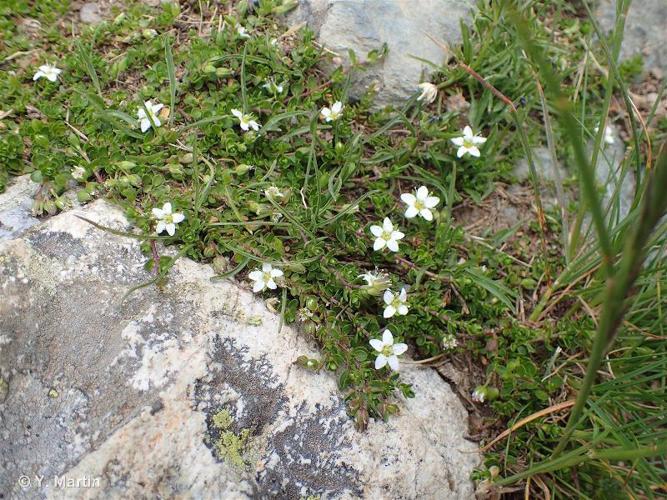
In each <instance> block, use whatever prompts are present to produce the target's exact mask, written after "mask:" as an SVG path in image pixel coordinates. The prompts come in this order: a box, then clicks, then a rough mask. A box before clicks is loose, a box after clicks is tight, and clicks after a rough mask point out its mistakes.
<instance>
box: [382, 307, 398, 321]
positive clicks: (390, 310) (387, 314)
mask: <svg viewBox="0 0 667 500" xmlns="http://www.w3.org/2000/svg"><path fill="white" fill-rule="evenodd" d="M394 314H396V308H395V307H394V306H387V307H385V308H384V312H383V313H382V317H383V318H391V317H393V316H394Z"/></svg>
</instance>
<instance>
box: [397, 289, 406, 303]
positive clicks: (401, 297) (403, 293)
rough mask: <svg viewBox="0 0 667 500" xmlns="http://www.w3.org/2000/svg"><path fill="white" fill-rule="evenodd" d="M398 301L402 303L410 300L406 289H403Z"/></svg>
mask: <svg viewBox="0 0 667 500" xmlns="http://www.w3.org/2000/svg"><path fill="white" fill-rule="evenodd" d="M398 300H400V301H401V302H405V301H406V300H408V291H407V290H406V289H405V287H403V288H401V292H400V293H399V294H398Z"/></svg>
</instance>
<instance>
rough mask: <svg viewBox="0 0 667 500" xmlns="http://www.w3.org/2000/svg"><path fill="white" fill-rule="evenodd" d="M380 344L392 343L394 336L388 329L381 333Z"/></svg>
mask: <svg viewBox="0 0 667 500" xmlns="http://www.w3.org/2000/svg"><path fill="white" fill-rule="evenodd" d="M382 342H383V343H384V345H392V344H393V343H394V335H393V334H392V333H391V330H389V329H388V328H387V329H386V330H385V331H384V332H382Z"/></svg>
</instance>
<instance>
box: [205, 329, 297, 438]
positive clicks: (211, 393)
mask: <svg viewBox="0 0 667 500" xmlns="http://www.w3.org/2000/svg"><path fill="white" fill-rule="evenodd" d="M247 353H248V349H247V348H246V347H239V346H237V344H236V342H235V341H234V340H232V339H228V338H225V339H223V338H221V337H220V336H219V335H217V336H216V337H215V339H214V340H213V349H212V352H211V364H210V373H209V375H208V376H207V379H206V380H203V379H202V380H198V381H197V382H196V384H195V401H196V403H197V406H198V407H199V408H202V409H204V410H205V411H206V412H207V415H208V417H211V416H212V415H213V413H214V412H215V411H218V410H219V404H216V403H215V400H216V396H217V395H219V394H220V393H222V392H225V391H228V390H230V389H231V391H233V392H235V393H236V394H240V395H242V396H241V397H242V405H241V406H242V408H243V410H242V411H241V412H237V411H233V412H232V414H233V417H234V422H235V424H234V432H236V433H238V432H240V431H241V430H242V429H250V431H251V434H252V435H258V434H260V433H261V431H262V430H263V429H264V427H265V426H267V425H270V424H272V423H273V422H274V421H275V419H276V417H277V415H278V412H279V411H280V410H281V409H282V408H283V407H284V405H285V403H286V401H287V398H286V397H285V395H284V389H283V385H282V384H281V383H280V382H279V380H278V378H277V377H276V375H275V374H274V372H273V367H272V366H271V364H270V363H269V362H268V361H267V360H266V358H265V357H264V356H262V357H261V358H255V359H250V358H249V357H248V356H247ZM228 403H230V404H229V406H230V407H231V403H233V402H228Z"/></svg>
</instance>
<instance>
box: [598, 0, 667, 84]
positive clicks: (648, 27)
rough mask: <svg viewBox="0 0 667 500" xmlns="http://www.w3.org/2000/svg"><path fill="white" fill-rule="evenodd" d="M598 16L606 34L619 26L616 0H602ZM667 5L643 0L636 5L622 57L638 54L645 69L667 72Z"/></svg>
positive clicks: (626, 29) (627, 21) (628, 23)
mask: <svg viewBox="0 0 667 500" xmlns="http://www.w3.org/2000/svg"><path fill="white" fill-rule="evenodd" d="M596 17H597V19H598V21H599V23H600V25H601V27H602V28H603V30H604V31H605V32H610V31H611V30H612V29H613V28H614V25H615V23H616V0H600V2H599V4H598V8H597V11H596ZM665 44H667V2H665V0H642V1H641V2H636V1H635V2H632V5H631V7H630V11H629V13H628V17H627V20H626V23H625V34H624V38H623V45H622V46H621V58H622V59H627V58H629V57H632V56H634V55H636V54H639V55H641V56H642V57H643V58H644V62H645V65H644V69H646V70H649V69H652V68H659V69H660V70H662V71H663V72H664V71H667V53H666V52H665V50H664V47H665Z"/></svg>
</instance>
